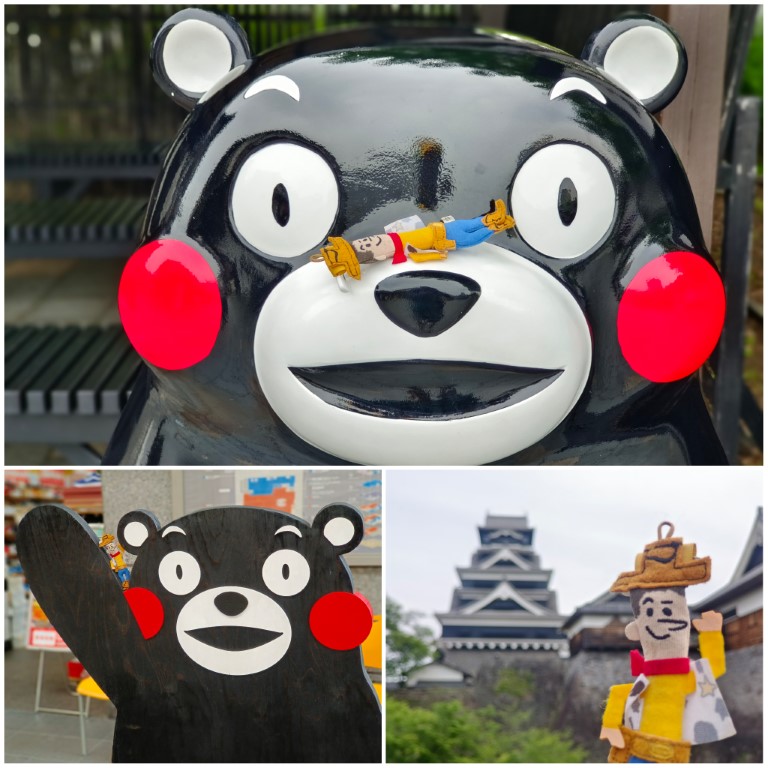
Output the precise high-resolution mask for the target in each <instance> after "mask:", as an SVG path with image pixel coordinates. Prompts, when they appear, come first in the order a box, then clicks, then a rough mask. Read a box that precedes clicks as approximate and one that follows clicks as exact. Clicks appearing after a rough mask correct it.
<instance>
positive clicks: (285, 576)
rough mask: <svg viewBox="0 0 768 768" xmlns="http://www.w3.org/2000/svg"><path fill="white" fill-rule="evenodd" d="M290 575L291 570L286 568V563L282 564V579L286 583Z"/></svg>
mask: <svg viewBox="0 0 768 768" xmlns="http://www.w3.org/2000/svg"><path fill="white" fill-rule="evenodd" d="M290 575H291V569H290V568H289V567H288V563H283V579H285V581H288V577H289V576H290Z"/></svg>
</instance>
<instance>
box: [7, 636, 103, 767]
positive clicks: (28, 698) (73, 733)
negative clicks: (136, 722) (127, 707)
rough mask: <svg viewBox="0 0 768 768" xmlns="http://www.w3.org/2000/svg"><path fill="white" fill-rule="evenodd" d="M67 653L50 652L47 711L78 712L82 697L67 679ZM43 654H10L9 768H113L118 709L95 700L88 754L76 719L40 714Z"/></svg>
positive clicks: (21, 650)
mask: <svg viewBox="0 0 768 768" xmlns="http://www.w3.org/2000/svg"><path fill="white" fill-rule="evenodd" d="M71 658H72V655H71V654H68V653H46V656H45V669H44V675H43V687H42V694H41V697H40V704H41V706H42V707H50V708H56V709H67V710H71V711H72V712H73V713H77V696H76V695H74V694H73V693H71V689H70V686H69V682H68V680H67V661H68V660H69V659H71ZM39 659H40V653H39V651H28V650H26V649H25V648H23V647H20V646H18V645H16V646H15V647H14V648H13V650H10V651H6V652H5V759H4V762H5V763H108V762H110V761H111V759H112V734H113V732H114V729H115V720H114V718H115V708H114V706H113V705H112V703H111V702H109V701H96V700H92V701H91V707H90V716H89V717H88V718H87V719H86V721H85V736H86V749H87V754H86V755H83V754H82V751H81V742H80V723H79V718H78V716H77V714H75V715H74V716H73V715H63V714H50V713H47V712H38V713H37V714H36V713H35V711H34V709H35V683H36V681H37V669H38V663H39Z"/></svg>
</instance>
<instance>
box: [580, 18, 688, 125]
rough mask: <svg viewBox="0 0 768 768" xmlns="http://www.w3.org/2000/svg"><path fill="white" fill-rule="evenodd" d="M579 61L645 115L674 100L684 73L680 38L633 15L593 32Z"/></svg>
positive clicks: (650, 20) (660, 23) (653, 20)
mask: <svg viewBox="0 0 768 768" xmlns="http://www.w3.org/2000/svg"><path fill="white" fill-rule="evenodd" d="M581 58H582V59H584V60H585V61H588V62H589V63H590V64H594V65H595V66H596V67H599V68H600V69H602V70H603V71H604V72H605V73H606V74H607V75H609V76H610V77H611V78H613V79H614V80H615V81H616V82H617V83H618V84H619V85H620V86H621V87H622V88H624V90H626V91H629V93H631V94H632V96H634V97H635V98H636V99H637V100H638V101H639V102H640V103H641V104H642V105H643V106H644V107H645V108H646V109H647V110H648V111H649V112H658V111H659V110H661V109H664V107H666V106H667V104H669V103H670V102H671V101H672V99H674V98H675V96H677V94H678V92H679V91H680V88H682V86H683V82H684V80H685V75H686V72H687V71H688V57H687V56H686V53H685V48H684V47H683V44H682V42H680V38H679V37H678V36H677V35H676V34H675V32H674V31H673V30H672V28H671V27H669V26H667V25H666V24H665V23H664V22H663V21H660V20H659V19H657V18H655V17H654V16H649V15H647V14H637V15H633V16H629V17H625V18H623V19H619V20H618V21H612V22H611V23H610V24H608V25H607V26H605V27H603V29H601V30H599V31H597V32H595V33H594V34H593V35H592V37H591V38H590V39H589V42H588V43H587V44H586V46H585V47H584V50H583V51H582V54H581Z"/></svg>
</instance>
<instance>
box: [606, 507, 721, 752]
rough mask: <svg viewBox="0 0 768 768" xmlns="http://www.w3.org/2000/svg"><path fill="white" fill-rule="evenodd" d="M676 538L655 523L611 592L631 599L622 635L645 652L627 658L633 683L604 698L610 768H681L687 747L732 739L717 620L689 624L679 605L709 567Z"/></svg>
mask: <svg viewBox="0 0 768 768" xmlns="http://www.w3.org/2000/svg"><path fill="white" fill-rule="evenodd" d="M665 525H666V526H669V530H668V532H667V535H666V536H665V537H663V536H662V533H661V530H662V527H663V526H665ZM674 532H675V528H674V526H673V525H672V524H671V523H667V522H664V523H661V524H660V525H659V528H658V534H657V535H658V540H657V541H653V542H651V543H650V544H648V545H647V546H646V547H645V549H644V551H643V552H642V553H641V554H639V555H638V556H637V558H636V560H635V570H634V571H628V572H626V573H622V574H621V575H620V576H619V578H618V579H616V581H615V582H614V584H613V586H612V587H611V592H628V593H629V599H630V601H631V602H632V612H633V613H634V616H635V619H634V621H631V622H630V623H629V624H628V625H627V626H626V628H625V630H624V631H625V634H626V636H627V637H628V638H629V639H630V640H635V641H638V642H640V644H641V646H642V648H643V653H642V654H640V653H639V652H638V651H632V652H631V654H630V657H631V666H632V674H633V675H636V676H637V677H636V679H635V682H634V683H626V684H624V685H614V686H613V687H612V688H611V691H610V695H609V696H608V702H607V704H606V707H605V712H604V714H603V728H602V731H601V732H600V738H601V739H607V740H608V741H609V742H610V744H611V751H610V754H609V756H608V762H611V763H627V762H629V763H687V762H689V761H690V754H691V744H704V743H707V742H711V741H720V740H722V739H726V738H728V737H729V736H733V734H734V733H735V732H736V730H735V728H734V727H733V722H732V721H731V718H730V715H729V714H728V710H727V708H726V706H725V702H724V701H723V698H722V696H721V694H720V690H719V689H718V687H717V683H716V682H715V679H716V678H718V677H720V676H721V675H722V674H723V673H724V672H725V646H724V641H723V633H722V631H721V630H722V625H723V617H722V616H721V615H720V614H719V613H717V612H715V611H707V612H706V613H704V614H702V617H701V619H694V620H693V622H691V620H690V614H689V611H688V604H687V602H686V598H685V588H686V587H687V586H690V585H691V584H701V583H703V582H705V581H709V578H710V572H711V562H710V559H709V558H708V557H702V558H697V557H696V545H695V544H683V540H682V539H681V538H672V534H673V533H674ZM691 623H693V626H694V627H695V628H696V629H697V630H698V632H699V648H700V650H701V659H699V660H697V661H691V660H690V659H689V658H688V648H689V642H690V635H691Z"/></svg>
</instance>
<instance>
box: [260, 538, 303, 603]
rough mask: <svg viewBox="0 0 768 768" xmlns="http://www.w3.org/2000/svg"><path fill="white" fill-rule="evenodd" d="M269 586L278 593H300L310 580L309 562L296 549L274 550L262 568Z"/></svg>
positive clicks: (284, 595)
mask: <svg viewBox="0 0 768 768" xmlns="http://www.w3.org/2000/svg"><path fill="white" fill-rule="evenodd" d="M261 576H262V578H263V579H264V583H265V584H266V585H267V587H268V588H269V589H270V590H271V591H272V592H274V593H275V594H276V595H280V596H281V597H291V596H292V595H298V594H299V592H301V590H302V589H304V587H306V586H307V582H308V581H309V563H308V562H307V561H306V560H305V559H304V558H303V557H302V556H301V555H300V554H299V553H298V552H297V551H296V550H295V549H279V550H278V551H277V552H273V553H272V554H271V555H270V556H269V557H268V558H267V559H266V560H265V561H264V565H263V567H262V569H261Z"/></svg>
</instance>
